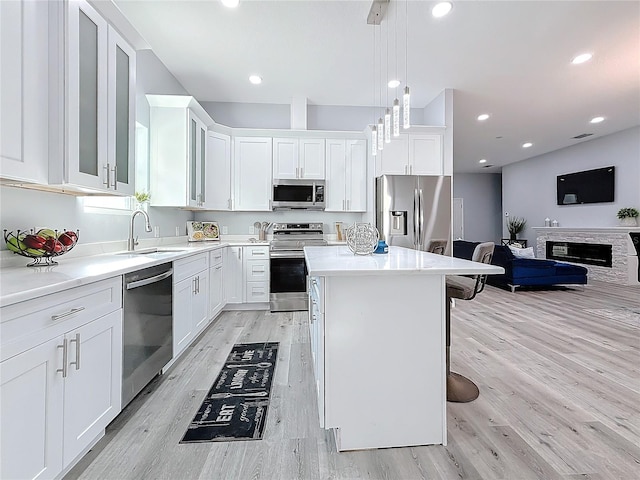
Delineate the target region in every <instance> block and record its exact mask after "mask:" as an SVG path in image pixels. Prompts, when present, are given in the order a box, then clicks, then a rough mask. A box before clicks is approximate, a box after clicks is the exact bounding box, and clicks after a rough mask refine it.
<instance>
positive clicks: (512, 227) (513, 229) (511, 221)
mask: <svg viewBox="0 0 640 480" xmlns="http://www.w3.org/2000/svg"><path fill="white" fill-rule="evenodd" d="M526 224H527V221H526V220H525V219H524V218H520V217H509V218H508V219H507V230H509V240H516V238H517V237H518V234H519V233H520V232H521V231H523V230H524V227H525V225H526Z"/></svg>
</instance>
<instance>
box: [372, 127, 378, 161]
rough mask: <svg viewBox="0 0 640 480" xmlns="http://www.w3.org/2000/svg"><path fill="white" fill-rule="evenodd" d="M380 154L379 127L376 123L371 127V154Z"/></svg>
mask: <svg viewBox="0 0 640 480" xmlns="http://www.w3.org/2000/svg"><path fill="white" fill-rule="evenodd" d="M377 154H378V127H376V126H375V125H374V126H373V127H371V155H372V156H374V157H375V156H376V155H377Z"/></svg>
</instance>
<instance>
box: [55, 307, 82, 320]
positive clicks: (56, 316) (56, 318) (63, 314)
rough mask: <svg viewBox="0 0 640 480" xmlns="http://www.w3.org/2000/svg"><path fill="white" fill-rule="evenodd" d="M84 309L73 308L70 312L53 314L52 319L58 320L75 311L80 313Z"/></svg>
mask: <svg viewBox="0 0 640 480" xmlns="http://www.w3.org/2000/svg"><path fill="white" fill-rule="evenodd" d="M83 310H84V307H77V308H72V309H71V310H69V311H68V312H64V313H61V314H60V315H51V320H53V321H54V322H55V321H56V320H60V319H61V318H64V317H68V316H69V315H73V314H74V313H78V312H81V311H83Z"/></svg>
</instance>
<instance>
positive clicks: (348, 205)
mask: <svg viewBox="0 0 640 480" xmlns="http://www.w3.org/2000/svg"><path fill="white" fill-rule="evenodd" d="M350 207H351V205H350V204H349V200H347V211H349V210H350V209H351V208H350Z"/></svg>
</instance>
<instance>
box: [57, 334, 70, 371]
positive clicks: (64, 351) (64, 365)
mask: <svg viewBox="0 0 640 480" xmlns="http://www.w3.org/2000/svg"><path fill="white" fill-rule="evenodd" d="M58 348H61V349H62V368H58V369H56V372H61V373H62V378H67V348H68V343H67V339H66V338H65V339H63V340H62V345H58Z"/></svg>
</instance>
